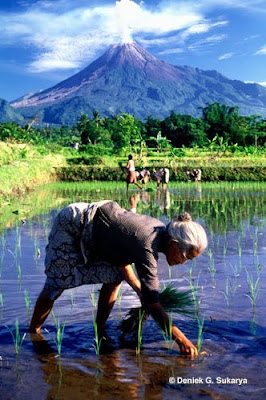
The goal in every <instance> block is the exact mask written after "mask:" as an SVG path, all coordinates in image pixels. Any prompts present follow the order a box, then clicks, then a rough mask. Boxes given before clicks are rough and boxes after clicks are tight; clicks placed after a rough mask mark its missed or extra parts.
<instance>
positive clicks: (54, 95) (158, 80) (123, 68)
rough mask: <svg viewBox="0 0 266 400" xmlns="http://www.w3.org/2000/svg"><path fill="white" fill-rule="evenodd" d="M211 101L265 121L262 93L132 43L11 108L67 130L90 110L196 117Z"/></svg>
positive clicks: (113, 49)
mask: <svg viewBox="0 0 266 400" xmlns="http://www.w3.org/2000/svg"><path fill="white" fill-rule="evenodd" d="M217 101H218V102H220V103H224V104H226V105H238V106H239V108H240V112H241V113H242V114H244V115H247V114H254V113H260V114H263V115H265V106H266V89H265V88H264V87H262V86H260V85H257V84H245V83H243V82H241V81H236V80H230V79H227V78H226V77H224V76H223V75H221V74H219V73H218V72H216V71H202V70H199V69H197V68H196V69H194V68H190V67H187V66H185V67H179V66H173V65H171V64H168V63H166V62H164V61H161V60H159V59H157V58H156V57H154V56H153V55H152V54H150V53H148V52H147V51H146V50H145V49H143V48H142V47H141V46H139V45H138V44H136V43H132V44H125V45H121V46H120V45H115V46H113V47H111V48H110V49H109V50H108V51H107V52H106V53H104V54H103V55H102V56H101V57H100V58H99V59H97V60H95V61H94V62H93V63H92V64H90V65H89V66H88V67H87V68H85V69H84V70H82V71H81V72H79V73H78V74H76V75H74V76H72V77H70V78H68V79H66V80H64V81H62V82H60V83H58V84H57V85H55V86H53V87H52V88H49V89H47V90H44V91H41V92H38V93H35V94H33V95H27V96H24V97H23V98H20V99H18V100H17V101H14V102H12V106H13V107H14V108H18V109H19V110H20V111H21V112H22V114H23V115H26V116H31V115H33V114H34V112H35V113H36V111H37V110H42V111H43V120H44V121H45V122H53V123H68V124H71V123H75V122H76V119H77V118H78V117H79V115H80V113H81V112H86V113H88V114H89V115H91V112H92V110H93V109H97V110H99V111H100V112H101V114H104V115H111V114H116V113H119V112H121V111H123V112H129V113H132V114H134V115H135V116H136V117H137V118H140V119H143V118H145V117H147V116H148V115H153V116H154V117H158V118H164V117H165V116H167V115H169V113H170V112H171V110H175V111H176V112H178V113H182V114H191V115H194V116H197V115H199V114H200V111H199V108H200V107H205V105H206V103H213V102H217ZM66 107H67V110H68V113H67V115H66V111H65V108H66Z"/></svg>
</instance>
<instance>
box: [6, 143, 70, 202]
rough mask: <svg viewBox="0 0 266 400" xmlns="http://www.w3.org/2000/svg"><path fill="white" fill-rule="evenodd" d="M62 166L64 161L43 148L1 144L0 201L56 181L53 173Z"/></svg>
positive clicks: (56, 177)
mask: <svg viewBox="0 0 266 400" xmlns="http://www.w3.org/2000/svg"><path fill="white" fill-rule="evenodd" d="M64 165H66V158H65V156H64V155H62V154H56V153H50V152H49V151H47V149H45V148H42V147H39V148H37V147H35V146H31V145H20V144H7V143H3V142H0V201H1V200H2V201H4V200H5V199H6V198H10V197H13V196H14V195H17V194H22V193H25V192H26V191H27V190H28V189H32V188H33V187H35V186H36V185H39V184H43V183H47V182H52V181H55V180H57V179H58V175H57V172H56V171H57V169H58V168H59V167H60V166H64Z"/></svg>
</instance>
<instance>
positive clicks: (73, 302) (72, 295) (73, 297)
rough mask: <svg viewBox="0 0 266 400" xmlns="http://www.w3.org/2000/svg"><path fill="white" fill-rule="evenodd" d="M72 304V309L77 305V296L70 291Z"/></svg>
mask: <svg viewBox="0 0 266 400" xmlns="http://www.w3.org/2000/svg"><path fill="white" fill-rule="evenodd" d="M70 303H71V308H73V307H74V305H75V295H74V294H73V292H72V290H71V291H70Z"/></svg>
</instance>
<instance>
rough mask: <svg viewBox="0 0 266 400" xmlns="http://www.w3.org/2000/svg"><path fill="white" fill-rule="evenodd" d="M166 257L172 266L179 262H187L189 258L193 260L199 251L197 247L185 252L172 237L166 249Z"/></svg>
mask: <svg viewBox="0 0 266 400" xmlns="http://www.w3.org/2000/svg"><path fill="white" fill-rule="evenodd" d="M165 255H166V259H167V262H168V264H169V265H170V266H173V265H177V264H185V263H186V262H187V260H192V259H193V258H194V257H197V256H198V255H199V252H198V251H196V250H195V249H191V250H189V251H188V252H185V251H184V250H183V249H182V248H181V247H180V245H179V243H178V242H176V241H175V240H173V239H170V241H169V242H168V246H167V250H166V253H165Z"/></svg>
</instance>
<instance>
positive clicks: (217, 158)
mask: <svg viewBox="0 0 266 400" xmlns="http://www.w3.org/2000/svg"><path fill="white" fill-rule="evenodd" d="M37 123H38V121H37V120H36V119H32V120H31V121H29V123H28V124H27V125H26V126H20V125H18V124H17V123H15V122H5V123H2V124H0V167H1V168H0V196H1V195H2V197H3V196H8V197H10V196H12V195H13V194H14V193H15V194H16V193H18V192H24V191H25V190H26V189H27V188H32V187H33V186H35V185H38V184H40V183H46V182H51V181H54V180H65V181H66V180H67V181H84V180H98V181H99V180H108V181H117V180H124V179H125V173H126V171H125V168H124V166H125V164H126V159H127V155H128V154H129V153H132V154H133V155H134V159H135V161H136V166H137V168H138V169H142V168H143V167H148V168H149V169H150V171H151V172H153V171H154V170H156V169H158V168H160V167H163V166H167V167H169V168H170V180H171V181H182V182H184V181H188V180H189V176H188V174H187V171H189V170H191V169H194V168H201V170H202V180H203V181H213V182H214V181H221V180H225V181H256V180H257V181H264V180H265V179H266V171H265V166H266V157H265V138H266V119H263V118H262V117H260V116H258V115H253V116H249V117H244V116H241V115H239V113H238V108H237V107H228V106H225V105H222V104H220V103H214V104H208V105H207V106H206V107H205V108H203V109H202V116H201V117H200V118H194V117H192V116H189V115H179V114H176V113H175V112H171V114H170V116H169V117H167V118H165V119H164V120H162V121H161V120H159V119H154V118H153V117H148V118H147V119H146V121H144V122H141V121H139V120H137V119H136V118H135V117H133V116H132V115H130V114H121V115H114V116H111V117H101V116H100V115H99V112H97V111H96V110H95V111H94V112H93V118H88V117H87V116H86V115H85V114H82V115H81V116H80V118H79V121H77V123H76V125H74V126H71V127H68V126H61V127H55V126H49V127H41V126H38V125H35V126H34V124H37ZM75 145H76V147H77V148H74V147H75Z"/></svg>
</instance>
